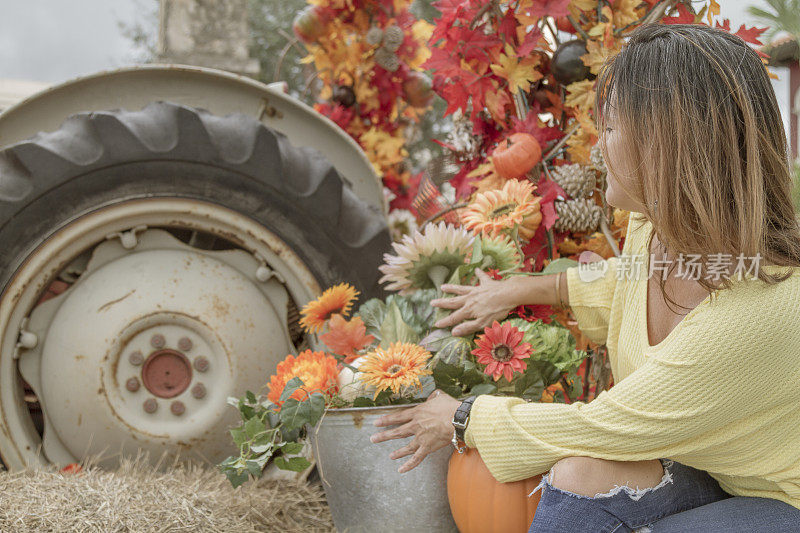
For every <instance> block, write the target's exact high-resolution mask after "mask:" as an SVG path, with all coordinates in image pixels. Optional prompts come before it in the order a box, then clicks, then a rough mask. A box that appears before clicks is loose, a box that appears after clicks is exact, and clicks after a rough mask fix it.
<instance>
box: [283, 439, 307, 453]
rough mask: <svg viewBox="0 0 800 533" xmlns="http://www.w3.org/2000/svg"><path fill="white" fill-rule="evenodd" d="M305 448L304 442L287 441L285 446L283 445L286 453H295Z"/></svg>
mask: <svg viewBox="0 0 800 533" xmlns="http://www.w3.org/2000/svg"><path fill="white" fill-rule="evenodd" d="M302 450H303V443H302V442H287V443H286V444H284V445H283V446H281V451H282V452H283V453H285V454H286V455H294V454H297V453H300V452H301V451H302Z"/></svg>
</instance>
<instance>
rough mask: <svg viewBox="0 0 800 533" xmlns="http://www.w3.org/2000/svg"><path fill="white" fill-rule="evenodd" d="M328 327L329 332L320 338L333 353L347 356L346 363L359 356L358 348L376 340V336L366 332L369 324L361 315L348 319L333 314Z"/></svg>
mask: <svg viewBox="0 0 800 533" xmlns="http://www.w3.org/2000/svg"><path fill="white" fill-rule="evenodd" d="M328 328H329V330H328V332H327V333H325V334H323V335H320V337H319V338H320V339H321V340H322V342H324V343H325V345H326V346H327V347H328V348H329V349H330V350H331V351H332V352H333V353H335V354H339V355H344V356H346V357H345V359H344V362H345V363H352V362H353V361H355V360H356V359H357V358H358V354H356V350H361V349H362V348H364V347H365V346H368V345H369V344H371V343H372V341H374V340H375V337H373V336H372V335H367V334H366V333H367V326H365V325H364V321H363V320H361V317H360V316H357V317H353V318H352V319H351V320H350V321H348V320H346V319H345V318H344V317H343V316H342V315H333V316H332V317H331V321H330V323H329V324H328Z"/></svg>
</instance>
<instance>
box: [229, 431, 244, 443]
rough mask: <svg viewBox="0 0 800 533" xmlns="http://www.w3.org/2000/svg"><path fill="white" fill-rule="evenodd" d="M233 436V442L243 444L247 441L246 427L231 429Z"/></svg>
mask: <svg viewBox="0 0 800 533" xmlns="http://www.w3.org/2000/svg"><path fill="white" fill-rule="evenodd" d="M231 437H233V443H234V444H236V445H237V446H241V445H242V444H244V443H245V442H247V433H245V431H244V429H242V428H233V429H231Z"/></svg>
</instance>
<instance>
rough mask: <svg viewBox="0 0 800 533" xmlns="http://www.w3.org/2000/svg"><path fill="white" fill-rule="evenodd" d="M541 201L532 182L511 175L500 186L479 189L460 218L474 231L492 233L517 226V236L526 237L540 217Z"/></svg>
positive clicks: (495, 234) (532, 230)
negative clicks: (510, 177)
mask: <svg viewBox="0 0 800 533" xmlns="http://www.w3.org/2000/svg"><path fill="white" fill-rule="evenodd" d="M540 202H541V198H540V197H538V196H534V194H533V184H531V182H529V181H520V180H516V179H511V180H508V181H507V182H506V183H505V184H504V185H503V188H502V189H494V190H491V191H486V192H482V193H478V194H477V195H476V196H475V200H474V201H473V202H472V203H471V204H469V206H467V208H466V209H465V211H464V212H463V214H462V221H463V224H464V227H465V228H467V229H470V230H472V231H473V232H474V233H476V234H478V233H483V234H486V235H491V236H493V237H495V236H497V235H499V234H501V233H504V232H506V233H508V232H511V230H513V229H514V226H517V227H518V228H519V229H518V232H519V236H520V237H521V238H522V239H525V240H529V239H531V238H532V237H533V235H534V234H535V233H536V229H537V228H538V227H539V223H541V221H542V213H541V211H540V205H539V203H540Z"/></svg>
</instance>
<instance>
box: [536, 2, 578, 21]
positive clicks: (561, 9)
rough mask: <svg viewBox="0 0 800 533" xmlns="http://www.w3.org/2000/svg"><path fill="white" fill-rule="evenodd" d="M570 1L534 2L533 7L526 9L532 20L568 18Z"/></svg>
mask: <svg viewBox="0 0 800 533" xmlns="http://www.w3.org/2000/svg"><path fill="white" fill-rule="evenodd" d="M569 3H570V0H533V3H532V5H530V6H528V7H526V8H525V13H526V14H527V15H528V16H529V17H531V18H541V17H545V16H547V17H566V16H567V15H569V7H568V6H569Z"/></svg>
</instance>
